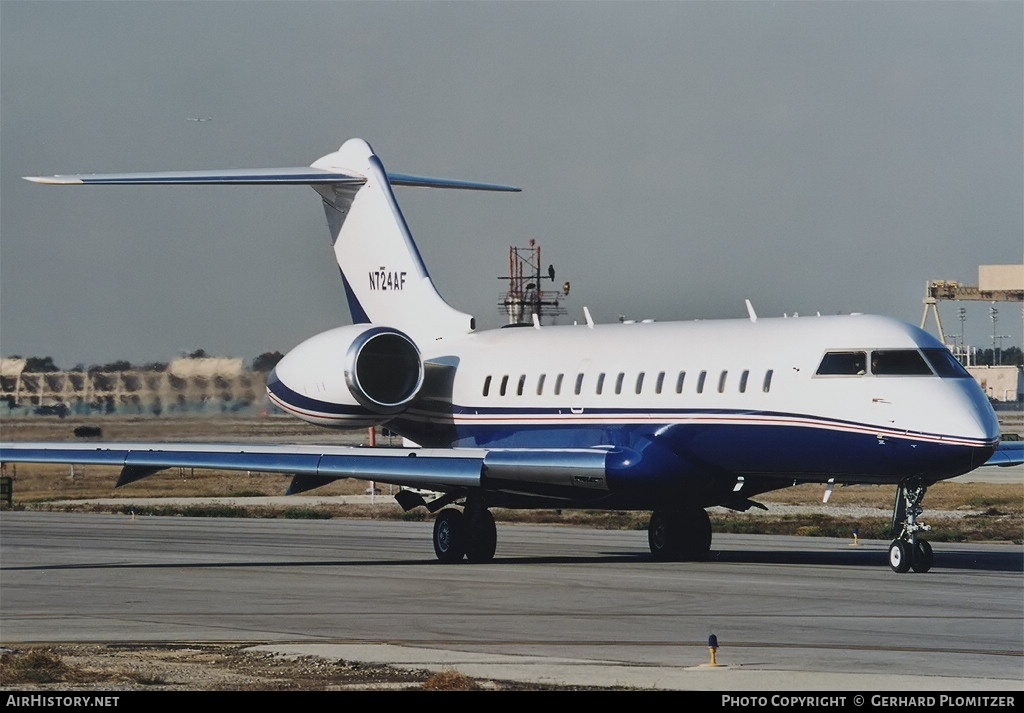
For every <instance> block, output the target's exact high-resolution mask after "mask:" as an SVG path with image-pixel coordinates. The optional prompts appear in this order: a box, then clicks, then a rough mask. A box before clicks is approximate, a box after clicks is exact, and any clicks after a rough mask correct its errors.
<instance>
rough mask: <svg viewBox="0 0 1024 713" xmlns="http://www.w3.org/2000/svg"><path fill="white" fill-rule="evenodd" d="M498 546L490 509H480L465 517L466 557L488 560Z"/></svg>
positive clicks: (496, 532) (473, 559)
mask: <svg viewBox="0 0 1024 713" xmlns="http://www.w3.org/2000/svg"><path fill="white" fill-rule="evenodd" d="M497 546H498V528H497V527H496V526H495V525H494V516H493V515H491V511H490V510H484V509H480V510H477V511H476V512H474V513H473V514H472V515H469V516H468V517H466V559H468V560H469V561H470V562H476V563H479V562H490V561H491V560H492V559H494V550H495V549H496V548H497Z"/></svg>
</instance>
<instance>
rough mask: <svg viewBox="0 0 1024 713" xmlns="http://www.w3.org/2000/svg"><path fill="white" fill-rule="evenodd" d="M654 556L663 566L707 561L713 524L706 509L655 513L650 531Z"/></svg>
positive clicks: (649, 536)
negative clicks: (672, 562)
mask: <svg viewBox="0 0 1024 713" xmlns="http://www.w3.org/2000/svg"><path fill="white" fill-rule="evenodd" d="M647 542H648V544H649V545H650V548H651V555H652V556H653V557H654V559H656V560H661V561H663V562H669V561H679V560H703V559H707V556H708V552H709V551H710V550H711V520H710V519H709V518H708V514H707V511H705V510H704V508H699V507H688V508H666V509H662V510H655V511H654V512H653V513H651V524H650V525H649V526H648V528H647Z"/></svg>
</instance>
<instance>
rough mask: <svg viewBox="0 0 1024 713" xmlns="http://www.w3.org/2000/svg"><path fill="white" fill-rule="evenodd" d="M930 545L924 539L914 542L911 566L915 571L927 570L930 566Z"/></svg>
mask: <svg viewBox="0 0 1024 713" xmlns="http://www.w3.org/2000/svg"><path fill="white" fill-rule="evenodd" d="M932 559H933V557H932V546H931V545H929V544H928V543H927V542H925V541H924V540H918V541H917V542H916V543H914V561H913V562H912V563H911V565H910V566H911V567H913V568H914V571H915V572H922V573H923V572H927V571H928V570H930V569H931V568H932Z"/></svg>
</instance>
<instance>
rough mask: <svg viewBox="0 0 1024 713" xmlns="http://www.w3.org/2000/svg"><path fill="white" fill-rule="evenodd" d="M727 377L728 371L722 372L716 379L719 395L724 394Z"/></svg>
mask: <svg viewBox="0 0 1024 713" xmlns="http://www.w3.org/2000/svg"><path fill="white" fill-rule="evenodd" d="M728 375H729V372H728V371H723V372H722V373H721V375H720V376H719V377H718V393H720V394H721V393H724V392H725V379H726V377H727V376H728Z"/></svg>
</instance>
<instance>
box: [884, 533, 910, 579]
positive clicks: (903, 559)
mask: <svg viewBox="0 0 1024 713" xmlns="http://www.w3.org/2000/svg"><path fill="white" fill-rule="evenodd" d="M911 559H912V557H911V550H910V545H909V544H908V543H907V542H904V541H903V540H893V541H892V544H890V545H889V566H890V567H892V571H893V572H896V573H897V574H903V573H904V572H909V571H910V561H911Z"/></svg>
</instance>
